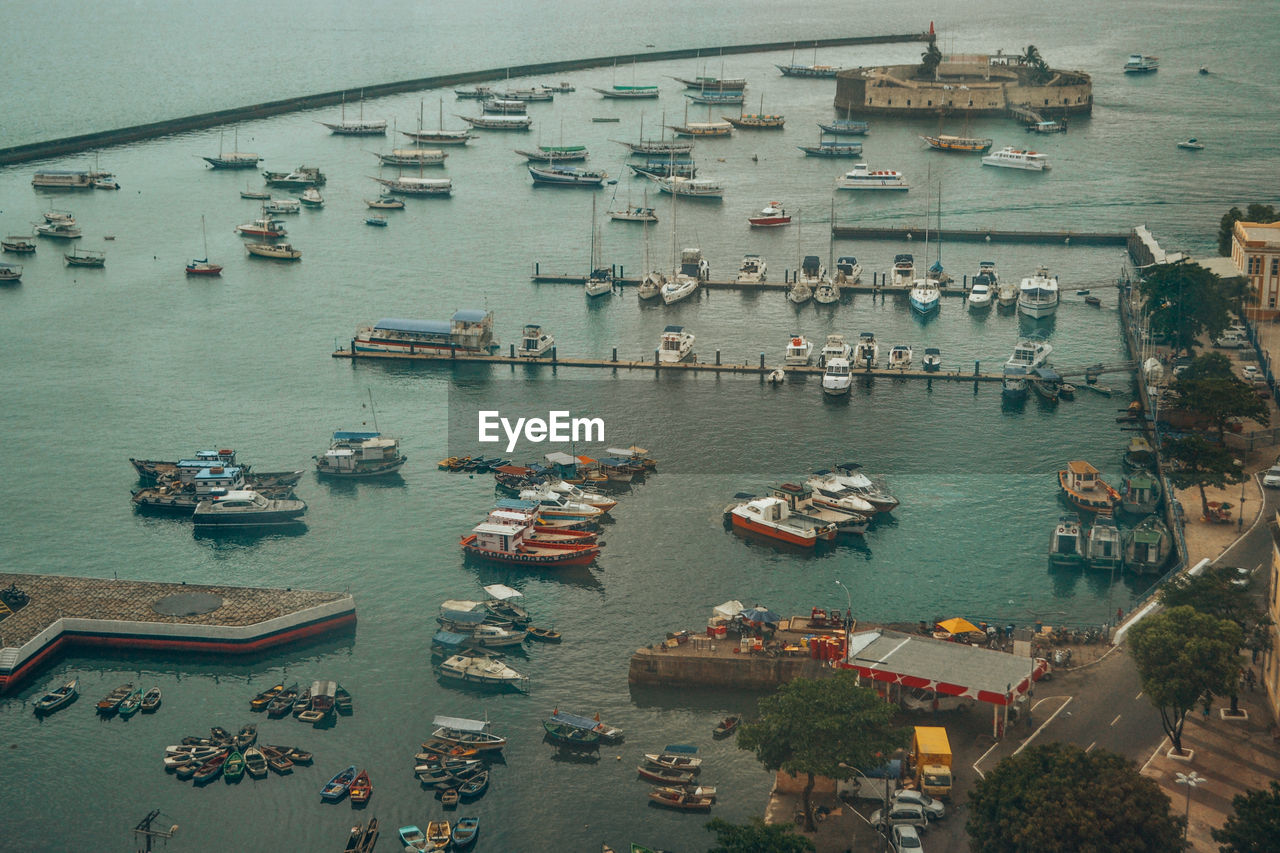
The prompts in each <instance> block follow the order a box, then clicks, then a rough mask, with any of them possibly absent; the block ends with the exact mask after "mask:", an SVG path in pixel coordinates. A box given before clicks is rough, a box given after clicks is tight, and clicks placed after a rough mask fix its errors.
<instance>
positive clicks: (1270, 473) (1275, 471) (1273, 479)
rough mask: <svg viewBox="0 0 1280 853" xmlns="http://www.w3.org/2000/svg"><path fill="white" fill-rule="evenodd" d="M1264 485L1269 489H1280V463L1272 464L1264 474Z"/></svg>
mask: <svg viewBox="0 0 1280 853" xmlns="http://www.w3.org/2000/svg"><path fill="white" fill-rule="evenodd" d="M1262 485H1264V486H1266V487H1267V488H1268V489H1280V465H1272V466H1271V467H1270V468H1268V469H1267V473H1265V474H1263V475H1262Z"/></svg>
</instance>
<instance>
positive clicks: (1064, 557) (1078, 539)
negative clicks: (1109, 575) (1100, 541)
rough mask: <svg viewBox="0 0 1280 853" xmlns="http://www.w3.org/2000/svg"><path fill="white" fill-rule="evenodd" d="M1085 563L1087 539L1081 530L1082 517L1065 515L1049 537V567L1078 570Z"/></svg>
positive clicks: (1072, 514) (1073, 514)
mask: <svg viewBox="0 0 1280 853" xmlns="http://www.w3.org/2000/svg"><path fill="white" fill-rule="evenodd" d="M1084 562H1085V539H1084V535H1083V533H1082V531H1081V529H1080V516H1078V515H1076V514H1075V513H1071V514H1070V515H1063V516H1062V517H1061V518H1059V519H1058V526H1057V527H1055V528H1054V529H1053V535H1052V536H1050V537H1049V565H1050V566H1053V567H1055V568H1069V569H1076V568H1079V567H1081V566H1083V565H1084Z"/></svg>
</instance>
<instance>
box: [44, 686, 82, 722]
mask: <svg viewBox="0 0 1280 853" xmlns="http://www.w3.org/2000/svg"><path fill="white" fill-rule="evenodd" d="M79 688H80V679H79V678H73V679H71V680H70V681H68V682H67V683H66V684H64V685H62V686H61V687H59V688H58V689H56V690H50V691H49V692H48V693H46V694H44V695H43V696H41V697H40V698H39V699H37V700H36V702H35V712H36V714H39V715H43V714H52V713H53V712H54V711H57V710H58V709H59V708H65V707H66V706H68V705H70V704H71V703H72V702H74V701H75V699H76V696H78V695H79Z"/></svg>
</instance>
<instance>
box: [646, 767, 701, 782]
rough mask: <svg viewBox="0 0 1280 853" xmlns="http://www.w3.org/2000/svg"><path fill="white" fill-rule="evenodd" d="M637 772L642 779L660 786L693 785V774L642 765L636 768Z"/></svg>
mask: <svg viewBox="0 0 1280 853" xmlns="http://www.w3.org/2000/svg"><path fill="white" fill-rule="evenodd" d="M636 772H637V773H639V774H640V776H641V778H643V779H645V780H647V781H649V782H656V783H658V784H659V785H691V784H693V778H694V777H693V774H692V773H688V772H686V771H683V770H671V769H668V768H665V767H653V766H651V765H648V764H641V765H639V766H638V767H636Z"/></svg>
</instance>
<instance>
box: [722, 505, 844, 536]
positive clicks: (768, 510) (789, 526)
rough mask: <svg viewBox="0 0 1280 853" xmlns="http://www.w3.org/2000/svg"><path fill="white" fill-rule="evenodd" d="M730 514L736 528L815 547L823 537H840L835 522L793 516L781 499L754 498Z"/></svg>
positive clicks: (731, 508)
mask: <svg viewBox="0 0 1280 853" xmlns="http://www.w3.org/2000/svg"><path fill="white" fill-rule="evenodd" d="M728 513H729V518H730V521H732V522H733V526H734V527H737V528H740V529H742V530H748V531H750V532H752V533H758V534H760V535H762V536H768V537H770V538H771V539H778V540H781V541H783V542H787V543H790V544H792V545H801V546H804V547H809V548H812V547H813V545H814V544H815V543H816V542H817V541H818V540H819V539H821V540H824V541H827V542H830V541H831V540H833V539H835V538H836V526H835V525H834V524H831V523H827V522H819V521H814V520H813V519H809V518H805V517H804V516H798V515H792V514H791V510H790V509H789V508H788V507H787V504H786V502H785V501H783V500H782V499H781V498H776V497H767V498H754V499H753V500H749V501H746V502H745V503H740V504H737V505H736V506H732V507H730V508H729V510H728Z"/></svg>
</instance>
